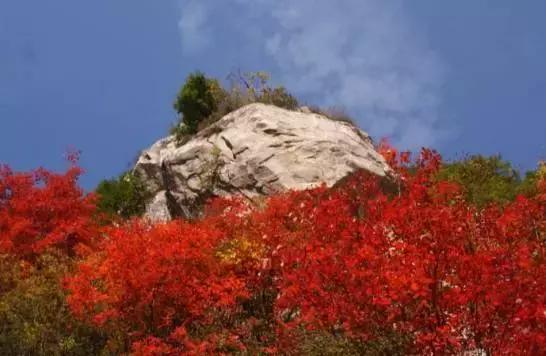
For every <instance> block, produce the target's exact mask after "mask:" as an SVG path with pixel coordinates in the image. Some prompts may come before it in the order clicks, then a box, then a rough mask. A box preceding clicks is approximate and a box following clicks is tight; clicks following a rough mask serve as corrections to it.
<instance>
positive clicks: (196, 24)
mask: <svg viewBox="0 0 546 356" xmlns="http://www.w3.org/2000/svg"><path fill="white" fill-rule="evenodd" d="M180 13H181V15H180V21H179V22H178V27H179V28H180V34H181V36H182V46H183V48H184V50H185V51H187V52H188V53H190V54H191V53H196V52H199V51H200V50H203V49H204V48H206V47H207V46H208V45H209V44H210V41H211V31H210V29H209V28H207V27H206V22H207V20H208V15H209V14H208V6H207V4H206V1H201V0H185V1H182V2H181V8H180Z"/></svg>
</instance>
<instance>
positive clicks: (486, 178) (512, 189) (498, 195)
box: [438, 155, 532, 207]
mask: <svg viewBox="0 0 546 356" xmlns="http://www.w3.org/2000/svg"><path fill="white" fill-rule="evenodd" d="M438 179H441V180H447V181H452V182H456V183H458V184H459V185H460V186H461V187H462V188H463V191H464V194H465V196H466V199H467V201H469V202H471V203H474V204H475V205H477V206H480V207H483V206H485V205H487V204H490V203H494V202H495V203H505V202H508V201H511V200H513V199H514V198H515V197H516V195H517V194H518V192H519V187H520V186H521V184H522V183H521V179H520V176H519V174H518V172H517V171H516V170H514V169H513V168H512V166H511V164H510V163H509V162H507V161H504V160H502V159H501V157H500V156H490V157H486V156H481V155H475V156H470V157H468V158H465V159H463V160H461V161H455V162H452V163H449V164H446V165H444V166H443V167H442V168H441V170H440V172H439V174H438ZM529 179H532V177H529Z"/></svg>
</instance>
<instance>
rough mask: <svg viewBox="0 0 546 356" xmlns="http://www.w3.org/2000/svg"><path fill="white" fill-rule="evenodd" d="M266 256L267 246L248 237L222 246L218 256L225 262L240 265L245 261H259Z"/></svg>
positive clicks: (238, 238) (217, 253)
mask: <svg viewBox="0 0 546 356" xmlns="http://www.w3.org/2000/svg"><path fill="white" fill-rule="evenodd" d="M264 254H265V246H264V245H263V244H261V243H258V242H256V241H252V240H250V239H249V238H247V237H244V236H242V237H237V238H235V239H233V240H231V241H229V242H227V243H226V244H224V245H222V246H221V247H220V248H219V249H218V251H217V252H216V256H217V257H219V258H220V260H222V261H223V262H226V263H233V264H240V263H241V262H242V261H244V260H252V261H258V260H260V259H261V257H262V256H263V255H264Z"/></svg>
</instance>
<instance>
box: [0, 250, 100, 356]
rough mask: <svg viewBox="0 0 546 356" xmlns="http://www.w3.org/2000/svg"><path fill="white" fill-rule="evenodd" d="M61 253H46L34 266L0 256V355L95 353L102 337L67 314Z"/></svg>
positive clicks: (64, 262) (67, 265)
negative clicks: (62, 281)
mask: <svg viewBox="0 0 546 356" xmlns="http://www.w3.org/2000/svg"><path fill="white" fill-rule="evenodd" d="M72 263H73V262H71V261H70V260H69V259H68V258H67V257H66V256H65V257H63V256H62V255H61V254H55V253H50V254H46V255H42V256H40V257H39V258H38V260H37V261H36V262H35V264H34V265H30V264H25V263H23V262H21V261H18V260H16V259H15V258H13V257H10V256H6V255H0V280H1V281H2V282H6V281H9V283H8V284H7V285H3V286H2V289H1V290H0V354H1V355H97V354H99V353H100V351H101V350H102V349H103V348H104V345H105V340H106V338H105V337H104V336H103V335H102V334H101V333H100V332H99V331H97V330H94V329H92V328H89V327H87V326H84V325H83V324H82V323H80V322H78V321H77V320H75V319H74V318H73V316H72V315H71V312H70V310H69V308H68V305H67V304H66V301H65V297H66V295H65V291H64V289H63V287H62V286H61V279H62V278H63V276H64V275H65V274H66V273H68V272H69V270H70V268H71V267H70V266H71V265H72Z"/></svg>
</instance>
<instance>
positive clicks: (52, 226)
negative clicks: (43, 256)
mask: <svg viewBox="0 0 546 356" xmlns="http://www.w3.org/2000/svg"><path fill="white" fill-rule="evenodd" d="M71 161H72V163H73V164H72V166H71V167H70V168H69V169H68V170H67V171H66V172H65V173H63V174H57V173H52V172H50V171H47V170H45V169H38V170H35V171H32V172H30V173H20V172H13V171H12V170H11V169H9V167H7V166H0V253H10V254H14V255H17V256H19V257H24V258H32V257H34V256H36V255H37V254H39V253H41V252H43V251H44V250H46V249H47V248H49V247H57V248H60V249H63V250H65V251H67V252H68V253H71V252H72V249H73V248H74V247H75V246H76V245H77V244H78V243H84V242H89V241H90V240H91V239H92V237H93V236H94V233H95V224H94V223H93V222H92V216H93V214H94V212H95V204H94V197H93V196H92V195H86V194H84V193H83V191H82V190H81V189H80V188H79V187H78V185H77V180H78V178H79V176H80V174H81V169H80V168H78V167H77V166H76V165H75V160H74V159H72V160H71Z"/></svg>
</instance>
